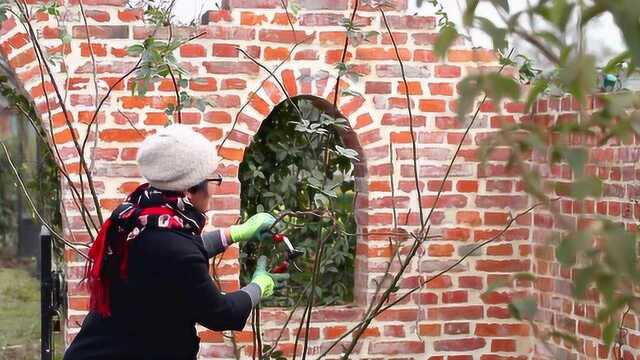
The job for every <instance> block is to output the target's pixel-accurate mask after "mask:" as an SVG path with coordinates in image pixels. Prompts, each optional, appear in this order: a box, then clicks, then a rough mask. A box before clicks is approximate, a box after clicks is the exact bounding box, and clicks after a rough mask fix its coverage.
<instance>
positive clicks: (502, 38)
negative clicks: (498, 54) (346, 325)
mask: <svg viewBox="0 0 640 360" xmlns="http://www.w3.org/2000/svg"><path fill="white" fill-rule="evenodd" d="M477 21H478V23H479V26H480V28H481V29H482V31H484V32H485V33H486V34H487V35H489V36H490V37H491V41H492V43H493V49H494V50H498V51H504V50H505V49H506V48H507V46H508V44H507V29H503V28H499V27H497V26H496V25H495V24H494V23H493V21H491V20H489V19H487V18H484V17H478V18H477Z"/></svg>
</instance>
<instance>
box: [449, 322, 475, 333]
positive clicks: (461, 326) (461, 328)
mask: <svg viewBox="0 0 640 360" xmlns="http://www.w3.org/2000/svg"><path fill="white" fill-rule="evenodd" d="M444 333H445V334H447V335H460V334H469V323H468V322H464V323H446V324H444Z"/></svg>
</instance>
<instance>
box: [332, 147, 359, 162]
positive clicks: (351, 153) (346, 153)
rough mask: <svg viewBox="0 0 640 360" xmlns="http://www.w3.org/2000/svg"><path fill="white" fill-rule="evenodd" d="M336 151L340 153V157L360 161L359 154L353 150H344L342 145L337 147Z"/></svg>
mask: <svg viewBox="0 0 640 360" xmlns="http://www.w3.org/2000/svg"><path fill="white" fill-rule="evenodd" d="M336 151H337V152H338V154H340V155H342V156H344V157H346V158H349V159H351V160H355V161H358V152H357V151H355V150H353V149H347V148H344V147H342V146H340V145H336Z"/></svg>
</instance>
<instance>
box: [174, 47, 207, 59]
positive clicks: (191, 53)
mask: <svg viewBox="0 0 640 360" xmlns="http://www.w3.org/2000/svg"><path fill="white" fill-rule="evenodd" d="M206 55H207V50H205V48H204V46H202V45H200V44H184V45H182V46H180V56H182V57H187V58H194V57H205V56H206Z"/></svg>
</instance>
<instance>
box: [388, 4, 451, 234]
mask: <svg viewBox="0 0 640 360" xmlns="http://www.w3.org/2000/svg"><path fill="white" fill-rule="evenodd" d="M378 10H379V11H380V15H381V16H382V21H383V22H384V26H385V27H386V28H387V31H388V32H389V38H390V39H391V43H392V44H393V50H394V51H395V53H396V59H397V60H398V64H399V65H400V74H401V75H402V83H403V84H404V95H405V97H406V101H407V111H408V112H409V134H410V135H411V153H412V154H413V156H412V158H413V179H414V182H415V185H416V192H417V194H418V210H419V211H420V224H421V228H420V231H421V232H422V231H423V230H424V227H425V219H424V210H423V209H422V205H421V204H420V202H421V201H422V196H421V194H420V193H421V192H420V178H419V177H418V147H417V145H416V134H415V132H414V131H413V113H412V110H411V107H412V106H411V97H410V95H409V84H408V83H407V77H406V75H405V71H404V63H403V62H402V58H401V57H400V52H399V51H398V44H396V39H395V37H394V36H393V33H392V32H391V27H389V23H388V22H387V16H386V15H385V13H384V10H383V9H382V8H379V9H378ZM389 146H391V140H389ZM440 186H441V187H442V186H444V183H442V184H440ZM392 187H393V186H392ZM394 218H395V214H394ZM394 221H395V220H394Z"/></svg>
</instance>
